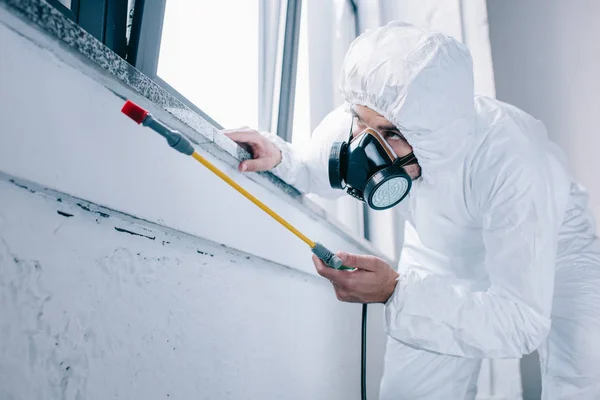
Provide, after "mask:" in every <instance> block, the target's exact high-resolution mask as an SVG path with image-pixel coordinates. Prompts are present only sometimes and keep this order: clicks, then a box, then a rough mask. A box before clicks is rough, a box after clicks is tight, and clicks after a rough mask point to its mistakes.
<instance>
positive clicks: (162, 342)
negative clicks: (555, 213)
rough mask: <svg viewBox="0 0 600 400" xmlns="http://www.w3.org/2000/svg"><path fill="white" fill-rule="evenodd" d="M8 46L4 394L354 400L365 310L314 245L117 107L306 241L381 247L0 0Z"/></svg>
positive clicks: (1, 346) (372, 331)
mask: <svg viewBox="0 0 600 400" xmlns="http://www.w3.org/2000/svg"><path fill="white" fill-rule="evenodd" d="M0 48H1V49H2V57H0V88H1V90H0V126H2V129H1V130H0V316H2V317H1V318H0V398H2V399H5V398H6V399H31V398H58V397H61V396H62V398H65V399H80V398H86V399H106V398H109V397H110V398H113V397H119V398H148V399H151V398H152V399H153V398H167V395H169V396H168V397H169V398H180V399H189V398H200V399H256V398H285V399H352V398H355V399H357V398H359V393H360V392H359V386H360V379H359V378H360V375H359V371H360V368H359V367H360V365H359V364H360V363H359V361H360V346H359V345H360V305H351V304H341V303H339V302H338V301H337V300H336V299H335V296H334V293H333V290H332V289H331V287H330V284H329V283H328V282H327V281H325V280H323V279H322V278H321V277H319V276H317V275H316V273H315V271H314V267H313V265H312V262H311V254H310V251H309V249H308V247H307V246H306V245H304V244H303V243H302V242H300V241H299V240H297V239H295V238H294V237H293V236H292V235H291V234H289V233H288V232H287V231H286V230H284V229H283V228H281V227H280V226H279V225H277V224H276V223H275V222H273V221H271V220H270V219H268V218H267V217H266V216H265V215H264V214H263V213H262V212H260V211H259V210H258V209H257V208H256V207H254V206H253V205H251V204H250V203H248V202H247V201H246V200H245V199H243V198H242V197H241V196H240V195H238V194H237V193H235V192H233V191H232V189H231V188H229V187H228V186H226V185H225V184H224V183H222V182H221V181H220V180H218V179H217V178H216V177H214V176H213V175H212V174H211V173H209V172H208V171H206V170H205V169H204V168H203V167H201V166H200V165H199V164H197V163H196V162H195V161H193V160H192V159H191V158H186V157H184V156H182V155H179V154H178V153H176V152H174V151H172V150H170V149H169V148H168V147H167V146H166V144H165V142H164V140H163V139H162V138H160V137H158V136H157V135H156V134H154V133H153V132H152V131H150V130H149V129H146V128H143V127H139V126H137V125H136V124H134V123H133V122H131V121H130V120H128V119H127V118H126V117H125V116H123V115H122V114H121V113H120V108H121V106H122V104H123V98H132V99H133V100H134V101H137V102H138V103H140V104H141V105H142V106H144V107H149V108H150V109H151V111H152V112H154V113H155V115H156V116H158V117H159V118H161V119H163V120H164V121H165V122H167V123H169V124H171V125H173V126H175V127H177V128H178V129H181V130H182V131H184V132H186V133H188V134H189V135H190V136H192V137H194V138H195V140H198V141H199V142H201V144H200V145H199V146H198V151H200V152H201V153H202V154H203V155H205V156H206V157H207V158H209V159H210V160H211V161H212V162H214V163H215V164H216V165H217V166H218V167H220V168H222V169H223V170H224V171H225V172H226V173H228V174H230V175H232V176H233V177H234V178H235V179H236V180H237V181H238V182H240V183H241V184H242V185H243V186H244V187H246V188H247V189H248V190H250V191H251V192H252V193H254V194H256V195H257V196H258V197H260V198H261V199H262V200H264V201H265V202H266V203H268V204H269V205H271V206H272V207H273V208H274V209H275V210H276V211H277V212H279V213H281V214H282V215H283V216H284V217H285V218H287V219H289V220H290V221H291V222H292V223H294V224H295V225H296V226H298V227H299V228H300V229H301V230H303V231H304V232H305V233H307V234H308V235H309V236H310V237H312V238H315V239H317V240H321V241H323V242H324V243H325V244H326V245H328V246H329V247H330V248H332V249H344V250H346V251H350V252H358V253H365V252H368V253H376V252H375V251H373V250H372V249H371V248H369V247H368V246H366V245H364V244H361V243H360V242H357V241H352V240H349V239H348V238H347V237H346V236H344V235H341V234H340V233H339V231H337V230H335V229H333V228H332V227H331V225H330V224H329V223H328V222H327V221H324V220H322V219H321V218H318V217H316V216H315V214H314V213H313V214H311V213H309V212H307V211H306V207H303V206H299V205H298V204H297V200H294V199H292V198H291V197H289V196H288V195H285V194H283V193H282V192H281V191H279V189H277V188H276V187H275V186H274V185H269V184H268V183H265V182H266V180H265V179H262V178H260V177H256V176H242V175H240V174H238V173H237V172H236V171H235V160H230V159H227V158H226V157H224V156H223V154H225V152H224V151H222V150H221V149H220V147H219V145H217V144H216V142H219V143H221V145H223V146H228V145H230V143H229V144H228V143H226V142H225V141H224V139H223V138H217V137H215V138H213V137H211V136H210V134H206V132H204V133H205V134H206V135H205V136H202V135H200V134H198V133H197V132H194V131H193V130H192V129H191V128H190V127H189V126H186V125H185V124H184V123H182V122H181V121H179V120H178V119H177V118H175V117H174V116H173V115H171V114H169V113H167V112H165V111H164V110H162V109H161V108H160V107H157V106H155V105H153V104H151V103H150V102H148V101H147V100H146V99H144V98H142V97H141V96H140V95H138V94H136V93H135V92H134V91H132V90H131V88H129V87H127V86H125V85H124V84H122V83H119V82H117V81H116V80H115V79H114V77H112V76H110V75H109V74H107V73H105V72H103V71H102V70H99V69H98V68H97V67H95V66H92V65H90V64H89V62H88V61H87V60H86V59H85V58H84V57H81V56H79V55H77V56H75V55H73V54H72V53H71V51H70V50H69V49H68V47H67V46H65V45H64V44H63V45H59V44H58V43H57V42H55V41H54V39H51V38H49V37H47V36H46V35H45V34H44V33H42V32H40V31H38V30H36V29H34V28H33V27H32V26H31V25H29V24H27V23H24V22H23V21H21V20H19V19H17V18H16V17H13V16H12V15H10V14H9V12H8V11H7V10H6V9H5V8H4V6H3V5H2V4H0ZM173 112H174V113H176V110H173ZM209 133H210V132H209ZM213 139H214V141H213ZM225 155H226V154H225ZM10 179H16V180H17V183H18V184H19V185H23V184H25V186H27V187H29V188H30V189H31V190H28V189H23V188H21V187H19V186H18V185H15V184H13V183H10ZM46 188H50V189H51V190H50V191H48V190H47V189H46ZM58 198H60V199H61V201H58ZM78 199H85V200H87V201H89V202H91V204H88V203H87V202H82V200H78ZM77 202H82V204H83V206H84V207H89V208H90V209H91V210H92V211H91V212H88V211H86V210H84V209H83V208H81V207H79V206H77V204H76V203H77ZM97 205H100V206H102V208H100V209H98V208H97V207H98V206H97ZM114 210H117V211H114ZM58 211H61V212H63V213H67V214H73V217H65V216H63V215H60V214H58ZM95 211H99V212H101V213H106V214H109V216H108V217H103V216H102V215H101V214H99V213H98V212H95ZM134 217H135V218H136V219H134ZM115 228H119V229H127V230H130V231H132V232H135V233H140V234H142V235H145V236H149V237H154V239H149V238H146V237H142V236H135V235H130V234H128V233H126V232H120V231H118V230H116V229H115ZM163 241H164V242H163ZM198 251H200V252H202V253H205V254H201V253H198ZM370 310H371V313H370V319H369V321H370V326H369V340H370V348H369V354H370V357H369V376H368V384H369V392H370V396H371V398H376V394H377V391H378V385H379V377H380V374H381V361H382V359H381V357H382V349H383V341H382V339H383V332H382V318H381V317H382V308H381V306H372V307H370ZM67 367H68V368H67Z"/></svg>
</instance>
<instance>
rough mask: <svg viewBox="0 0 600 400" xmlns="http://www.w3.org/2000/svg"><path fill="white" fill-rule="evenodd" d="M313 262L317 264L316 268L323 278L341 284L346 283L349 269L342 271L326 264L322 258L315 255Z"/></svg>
mask: <svg viewBox="0 0 600 400" xmlns="http://www.w3.org/2000/svg"><path fill="white" fill-rule="evenodd" d="M312 260H313V264H315V268H316V269H317V273H318V274H319V275H321V276H322V277H323V278H327V279H329V280H330V281H332V283H334V284H337V285H340V284H344V283H345V281H346V275H347V274H348V271H340V270H337V269H333V268H330V267H328V266H327V265H325V263H324V262H323V261H321V259H320V258H319V257H317V256H315V255H313V256H312Z"/></svg>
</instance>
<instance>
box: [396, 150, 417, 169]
mask: <svg viewBox="0 0 600 400" xmlns="http://www.w3.org/2000/svg"><path fill="white" fill-rule="evenodd" d="M417 162H418V161H417V157H415V153H413V152H410V153H408V154H407V155H405V156H404V157H400V158H397V159H396V161H395V164H399V165H400V166H405V165H411V164H416V163H417Z"/></svg>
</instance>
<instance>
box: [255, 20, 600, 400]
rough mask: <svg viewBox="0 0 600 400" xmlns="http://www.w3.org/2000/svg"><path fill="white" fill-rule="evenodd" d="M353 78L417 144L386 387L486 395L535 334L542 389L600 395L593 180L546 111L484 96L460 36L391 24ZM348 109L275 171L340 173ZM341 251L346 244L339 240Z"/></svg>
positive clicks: (347, 88) (305, 179) (357, 89)
mask: <svg viewBox="0 0 600 400" xmlns="http://www.w3.org/2000/svg"><path fill="white" fill-rule="evenodd" d="M341 76H342V78H341V82H340V89H341V92H342V94H343V96H344V98H345V100H346V102H347V104H356V105H363V106H366V107H369V108H371V109H372V110H374V111H376V112H377V113H379V114H381V115H382V116H383V117H385V118H386V119H387V120H389V121H390V122H392V123H393V124H394V125H396V126H397V127H398V128H399V130H400V131H401V132H402V134H403V135H404V136H405V138H406V140H407V141H408V143H409V144H410V145H411V146H412V147H413V150H414V153H415V155H416V157H417V159H418V161H419V164H420V166H421V168H422V178H420V179H418V180H416V181H415V182H414V183H413V188H412V191H411V193H410V195H409V197H408V198H407V199H405V200H404V202H406V203H407V205H408V207H406V208H407V212H406V224H405V243H404V247H403V249H402V255H401V259H400V262H399V265H398V273H399V274H400V278H399V281H398V284H397V286H396V289H395V292H394V294H393V295H392V297H391V298H390V299H389V300H388V302H387V304H386V305H385V322H386V329H387V334H388V342H387V348H386V356H385V367H384V376H383V379H382V382H381V399H383V400H391V399H411V400H413V399H473V398H475V393H476V382H477V373H478V372H479V367H480V364H481V359H482V358H520V357H521V356H522V355H524V354H528V353H530V352H533V351H534V350H536V349H538V350H539V352H540V359H541V370H542V377H543V399H590V400H592V399H600V243H599V241H598V238H597V237H596V235H595V225H594V221H593V218H592V217H591V215H590V213H589V211H588V208H587V197H586V194H585V192H584V190H583V188H582V187H581V186H580V185H578V184H577V183H576V182H575V181H574V180H573V178H572V176H571V175H570V173H569V171H568V169H567V167H566V164H565V162H564V160H563V158H564V157H563V154H562V153H561V151H560V150H559V149H558V147H557V146H555V145H554V144H553V143H552V142H550V141H549V140H548V139H547V136H546V130H545V128H544V125H543V124H542V123H541V122H540V121H537V120H536V119H534V118H533V117H531V116H529V115H528V114H526V113H525V112H523V111H521V110H519V109H517V108H515V107H513V106H510V105H508V104H505V103H502V102H500V101H497V100H494V99H490V98H485V97H479V96H474V94H473V71H472V60H471V56H470V54H469V52H468V50H467V49H466V48H465V46H463V45H462V44H461V43H459V42H457V41H456V40H454V39H452V38H450V37H448V36H446V35H442V34H439V33H434V32H428V31H423V30H421V29H417V28H416V27H413V26H410V25H406V24H402V23H391V24H388V25H387V26H385V27H382V28H379V29H376V30H372V31H368V32H367V33H365V34H363V35H362V36H360V37H359V38H357V39H356V40H355V41H354V43H353V44H352V45H351V47H350V49H349V51H348V54H347V56H346V59H345V62H344V65H343V69H342V74H341ZM350 121H351V116H350V115H349V114H347V113H346V112H345V111H344V109H342V108H340V109H337V110H335V111H333V112H332V113H330V114H329V115H328V116H327V117H326V118H325V120H324V121H323V122H322V123H321V124H320V126H319V127H318V128H317V129H316V130H315V132H314V133H313V138H312V140H311V143H310V145H309V146H307V147H306V148H304V149H297V148H294V147H292V146H291V145H290V144H288V143H286V142H283V141H282V140H281V139H279V138H277V137H276V136H274V135H272V134H266V135H267V136H268V137H269V138H271V139H272V140H273V141H274V142H275V144H276V145H277V146H278V147H279V148H280V149H281V151H282V156H283V157H282V162H281V163H280V164H279V165H278V166H277V167H276V168H275V170H274V172H275V173H276V174H277V175H279V176H280V177H281V178H282V179H284V180H285V181H287V182H288V183H290V184H292V185H294V186H296V187H297V188H298V189H300V190H302V191H304V192H313V193H318V194H321V195H325V196H335V195H343V194H344V192H343V191H341V190H337V191H334V190H333V189H331V188H330V186H329V182H328V172H327V161H328V155H329V150H330V147H331V144H332V142H333V141H334V140H345V139H346V138H347V134H348V131H349V128H350ZM341 250H343V249H341Z"/></svg>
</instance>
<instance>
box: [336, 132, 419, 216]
mask: <svg viewBox="0 0 600 400" xmlns="http://www.w3.org/2000/svg"><path fill="white" fill-rule="evenodd" d="M416 163H417V159H416V157H415V155H414V154H413V153H410V154H408V155H406V156H404V157H398V156H397V155H396V153H395V152H394V150H393V149H392V147H391V146H390V145H389V143H388V142H387V141H386V140H385V138H384V137H383V136H382V135H381V134H380V133H379V132H377V131H375V130H373V129H370V128H367V129H365V130H364V131H362V132H361V133H360V134H358V135H356V136H354V137H353V136H352V128H351V129H350V137H349V138H348V141H347V142H334V143H333V146H332V147H331V152H330V154H329V184H330V185H331V187H332V188H334V189H342V190H344V189H345V190H346V192H347V193H348V194H349V195H351V196H352V197H355V198H357V199H358V200H361V201H364V202H366V203H367V204H368V205H369V207H370V208H372V209H374V210H385V209H388V208H391V207H393V206H395V205H396V204H398V203H400V202H401V201H402V200H403V199H404V198H405V197H406V195H408V192H409V191H410V188H411V185H412V180H411V178H410V176H409V175H408V173H407V172H406V170H405V169H404V167H405V166H407V165H410V164H416Z"/></svg>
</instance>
